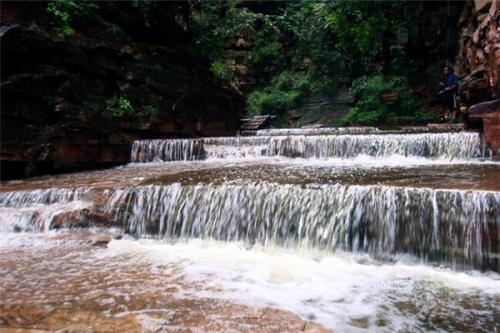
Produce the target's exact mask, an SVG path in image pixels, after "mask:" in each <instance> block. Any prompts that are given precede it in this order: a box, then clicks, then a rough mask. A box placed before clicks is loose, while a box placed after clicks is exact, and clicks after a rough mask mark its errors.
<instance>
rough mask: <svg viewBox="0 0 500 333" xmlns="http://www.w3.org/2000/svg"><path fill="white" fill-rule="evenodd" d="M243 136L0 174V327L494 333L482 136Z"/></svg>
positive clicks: (497, 231)
mask: <svg viewBox="0 0 500 333" xmlns="http://www.w3.org/2000/svg"><path fill="white" fill-rule="evenodd" d="M254 134H255V135H254V136H241V137H224V138H201V139H172V140H147V141H137V142H134V144H133V146H132V147H131V163H130V164H129V165H127V166H123V167H118V168H114V169H108V170H101V171H94V172H81V173H75V174H65V175H58V176H45V177H39V178H33V179H27V180H23V181H10V182H4V183H3V184H2V187H1V188H0V328H2V327H3V328H10V329H15V328H19V329H35V330H36V329H38V330H42V331H43V330H64V331H75V332H80V331H106V332H108V331H127V332H133V331H137V332H184V331H212V332H220V331H227V332H231V331H233V332H241V331H243V332H283V331H291V332H328V331H333V332H500V326H499V325H500V324H499V322H500V274H499V272H500V163H499V162H497V161H495V160H492V159H491V157H490V154H489V151H488V149H487V148H486V147H485V146H484V144H483V142H482V138H481V135H480V134H479V133H476V132H467V131H460V132H441V133H436V132H432V131H430V130H428V129H425V128H408V129H405V130H393V131H382V130H379V129H376V128H370V127H367V128H321V129H276V130H273V129H271V130H262V131H258V132H256V133H254Z"/></svg>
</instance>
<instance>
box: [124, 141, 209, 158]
mask: <svg viewBox="0 0 500 333" xmlns="http://www.w3.org/2000/svg"><path fill="white" fill-rule="evenodd" d="M198 159H203V140H201V139H175V140H144V141H134V143H133V144H132V151H131V161H132V162H141V163H145V162H159V161H192V160H198Z"/></svg>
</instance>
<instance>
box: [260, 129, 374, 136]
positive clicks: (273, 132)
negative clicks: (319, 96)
mask: <svg viewBox="0 0 500 333" xmlns="http://www.w3.org/2000/svg"><path fill="white" fill-rule="evenodd" d="M380 132H381V131H380V130H379V129H378V128H376V127H324V128H266V129H261V130H258V131H256V133H255V135H257V136H288V135H342V134H375V133H380Z"/></svg>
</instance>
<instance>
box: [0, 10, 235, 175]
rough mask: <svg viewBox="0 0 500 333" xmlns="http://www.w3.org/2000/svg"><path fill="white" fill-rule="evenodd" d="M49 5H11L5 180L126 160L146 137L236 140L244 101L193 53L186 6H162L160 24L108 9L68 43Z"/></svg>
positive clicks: (90, 16)
mask: <svg viewBox="0 0 500 333" xmlns="http://www.w3.org/2000/svg"><path fill="white" fill-rule="evenodd" d="M47 5H48V4H47V3H43V2H5V1H3V2H2V17H1V19H2V20H1V21H2V26H1V28H0V29H1V30H0V38H1V52H2V59H1V60H2V73H1V75H2V78H1V79H2V83H1V89H2V91H1V93H2V98H1V103H2V105H1V108H2V112H1V126H2V128H1V132H2V134H1V163H2V164H1V169H2V178H3V179H7V178H18V177H26V176H33V175H38V174H46V173H57V172H65V171H73V170H80V169H91V168H101V167H108V166H111V165H117V164H122V163H126V162H128V160H129V151H130V146H131V142H132V141H133V140H135V139H138V138H153V137H154V138H165V137H189V136H200V135H231V134H234V133H235V131H236V129H237V128H238V126H239V114H240V113H241V112H242V109H243V100H242V97H241V96H240V94H238V93H236V92H235V91H234V89H231V88H229V87H225V86H223V85H222V84H221V83H220V82H218V81H216V80H215V79H214V78H213V76H212V75H211V74H210V72H209V71H208V66H209V65H208V63H204V62H203V61H200V60H199V59H195V58H193V57H192V55H191V54H190V53H189V52H188V51H187V45H188V44H189V42H190V38H191V36H190V34H189V31H188V30H187V29H186V27H185V22H186V20H187V18H186V15H187V14H186V13H185V8H184V7H185V3H175V2H162V3H158V4H155V5H156V6H157V8H156V10H157V11H161V13H158V16H159V17H160V15H159V14H161V24H157V25H155V22H151V23H150V24H149V23H148V24H144V22H145V21H146V20H145V19H144V18H143V17H141V16H140V15H141V14H142V13H141V12H140V11H139V10H138V8H134V7H133V3H109V2H100V3H97V5H98V7H97V8H94V9H92V11H89V12H88V13H76V14H75V16H74V17H72V19H71V29H73V30H74V32H73V33H71V34H69V35H67V36H61V30H58V27H57V26H55V25H54V22H53V21H54V20H53V19H51V17H50V15H49V14H50V13H48V11H47ZM153 14H156V13H153ZM153 14H150V15H153Z"/></svg>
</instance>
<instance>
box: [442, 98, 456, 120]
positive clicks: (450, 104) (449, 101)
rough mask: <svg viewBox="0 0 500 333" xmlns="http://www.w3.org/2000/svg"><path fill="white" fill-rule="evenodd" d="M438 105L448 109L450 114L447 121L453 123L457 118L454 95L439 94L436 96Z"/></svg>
mask: <svg viewBox="0 0 500 333" xmlns="http://www.w3.org/2000/svg"><path fill="white" fill-rule="evenodd" d="M438 103H439V104H441V105H444V106H446V107H447V108H448V110H449V112H450V114H449V115H448V116H449V119H450V121H455V118H456V116H457V105H456V98H455V93H454V92H451V93H450V92H445V91H443V92H440V93H439V94H438Z"/></svg>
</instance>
